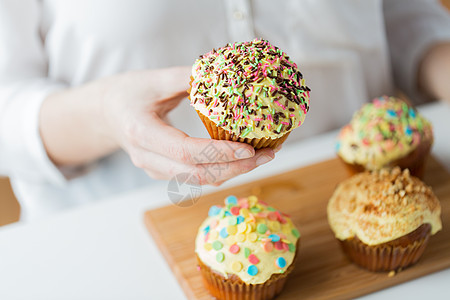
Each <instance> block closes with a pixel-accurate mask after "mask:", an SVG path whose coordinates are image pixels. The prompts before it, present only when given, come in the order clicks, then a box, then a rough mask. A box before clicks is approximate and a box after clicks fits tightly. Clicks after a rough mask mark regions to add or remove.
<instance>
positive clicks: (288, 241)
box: [281, 239, 291, 244]
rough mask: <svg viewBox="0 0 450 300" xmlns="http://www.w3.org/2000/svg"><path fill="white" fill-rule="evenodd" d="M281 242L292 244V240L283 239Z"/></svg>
mask: <svg viewBox="0 0 450 300" xmlns="http://www.w3.org/2000/svg"><path fill="white" fill-rule="evenodd" d="M281 241H282V242H283V243H286V244H290V243H291V241H290V240H286V239H281Z"/></svg>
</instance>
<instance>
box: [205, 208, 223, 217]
mask: <svg viewBox="0 0 450 300" xmlns="http://www.w3.org/2000/svg"><path fill="white" fill-rule="evenodd" d="M221 210H222V209H221V208H220V207H218V206H216V205H214V206H211V208H210V209H209V212H208V216H210V217H214V216H217V215H218V214H219V213H220V211H221Z"/></svg>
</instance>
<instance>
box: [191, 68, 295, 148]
mask: <svg viewBox="0 0 450 300" xmlns="http://www.w3.org/2000/svg"><path fill="white" fill-rule="evenodd" d="M193 80H194V78H193V77H192V76H191V81H190V82H189V89H188V90H187V92H188V93H189V94H190V92H191V88H192V81H193ZM188 98H189V100H191V96H190V95H189V97H188ZM196 112H197V114H198V116H199V117H200V119H201V120H202V122H203V124H204V125H205V127H206V130H208V133H209V136H210V137H211V138H212V139H215V140H226V141H233V142H241V143H246V144H249V145H251V146H253V148H255V149H262V148H272V149H275V148H277V147H278V146H280V145H281V144H283V143H284V141H285V140H286V139H287V137H288V136H289V134H290V132H288V133H285V134H284V135H282V136H281V137H279V138H276V139H271V138H260V139H249V138H242V137H238V136H236V135H235V134H234V133H232V132H228V131H226V130H225V129H223V128H221V127H218V126H217V125H216V124H215V123H214V122H212V121H211V120H210V119H209V118H208V117H207V116H204V115H203V114H202V113H200V112H199V111H197V110H196Z"/></svg>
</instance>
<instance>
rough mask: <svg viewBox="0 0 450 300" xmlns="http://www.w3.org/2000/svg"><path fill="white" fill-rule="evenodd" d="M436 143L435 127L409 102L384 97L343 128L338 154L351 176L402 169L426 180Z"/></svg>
mask: <svg viewBox="0 0 450 300" xmlns="http://www.w3.org/2000/svg"><path fill="white" fill-rule="evenodd" d="M432 144H433V130H432V126H431V124H430V123H429V122H428V121H427V120H426V119H425V118H424V117H422V116H421V115H420V114H419V113H418V112H417V110H416V109H415V108H414V107H412V106H411V105H409V104H408V103H406V102H405V101H403V100H401V99H398V98H394V97H387V96H383V97H380V98H377V99H374V100H373V101H372V102H370V103H367V104H365V105H364V106H363V107H362V108H361V109H360V110H359V111H358V112H356V113H355V114H354V116H353V118H352V120H351V122H350V124H348V125H346V126H345V127H343V128H342V129H341V132H340V134H339V138H338V142H337V144H336V151H337V154H338V156H339V157H340V158H341V159H342V161H343V162H344V163H345V164H346V166H347V167H348V169H349V171H350V172H351V174H355V173H358V172H361V171H364V170H380V169H382V168H385V167H388V168H392V167H395V166H399V167H400V168H402V169H409V170H410V172H411V174H412V175H414V176H417V177H423V173H424V166H425V161H426V159H427V157H428V155H429V153H430V150H431V146H432Z"/></svg>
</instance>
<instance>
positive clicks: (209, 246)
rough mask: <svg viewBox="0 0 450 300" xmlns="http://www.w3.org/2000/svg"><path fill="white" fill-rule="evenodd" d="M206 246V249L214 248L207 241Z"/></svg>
mask: <svg viewBox="0 0 450 300" xmlns="http://www.w3.org/2000/svg"><path fill="white" fill-rule="evenodd" d="M204 247H205V250H206V251H209V250H211V249H212V245H211V243H206V244H205V245H204Z"/></svg>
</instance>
